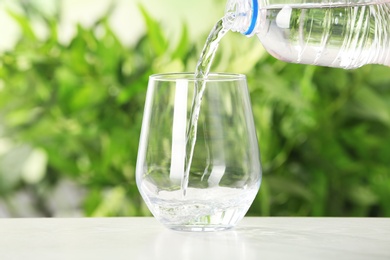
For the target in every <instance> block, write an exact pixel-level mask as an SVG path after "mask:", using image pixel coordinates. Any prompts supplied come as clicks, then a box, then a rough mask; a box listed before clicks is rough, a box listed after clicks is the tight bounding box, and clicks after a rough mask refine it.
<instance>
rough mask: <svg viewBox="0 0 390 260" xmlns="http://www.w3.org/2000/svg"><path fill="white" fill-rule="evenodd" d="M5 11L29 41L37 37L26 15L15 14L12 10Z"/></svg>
mask: <svg viewBox="0 0 390 260" xmlns="http://www.w3.org/2000/svg"><path fill="white" fill-rule="evenodd" d="M7 13H8V14H9V15H10V16H11V17H12V18H13V19H14V20H15V21H16V22H17V23H18V24H19V27H20V28H21V29H22V33H23V36H24V37H26V38H27V39H29V40H31V41H36V39H37V37H36V35H35V32H34V30H33V29H32V27H31V24H30V21H29V20H28V19H27V17H25V16H23V15H20V14H17V13H15V12H13V11H12V10H7Z"/></svg>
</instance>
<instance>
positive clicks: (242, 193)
mask: <svg viewBox="0 0 390 260" xmlns="http://www.w3.org/2000/svg"><path fill="white" fill-rule="evenodd" d="M203 84H204V85H203ZM201 89H203V90H204V91H203V92H202V91H199V90H201ZM199 95H202V98H201V99H199V100H201V102H200V103H199V104H198V103H197V102H196V100H197V99H198V98H199ZM197 105H200V106H198V107H199V114H198V116H194V111H196V106H197ZM194 118H195V120H194ZM196 119H197V120H196ZM191 124H193V125H195V127H193V128H191ZM191 129H192V130H194V129H195V130H196V131H195V132H194V131H192V130H191ZM192 141H193V142H192ZM192 144H193V145H194V146H193V149H191V148H192V146H191V145H192ZM191 155H192V156H191ZM136 180H137V186H138V189H139V191H140V193H141V195H142V197H143V199H144V201H145V202H146V204H147V206H148V208H149V210H150V211H151V212H152V214H153V215H154V217H155V218H156V219H157V220H158V221H160V222H161V223H162V224H164V225H165V226H167V227H168V228H170V229H174V230H182V231H216V230H225V229H229V228H232V227H234V226H235V225H236V224H237V223H238V222H239V221H240V220H241V219H242V218H243V217H244V215H245V214H246V212H247V211H248V209H249V207H250V205H251V204H252V202H253V200H254V198H255V196H256V194H257V192H258V190H259V187H260V182H261V165H260V154H259V148H258V143H257V138H256V131H255V126H254V122H253V115H252V110H251V104H250V99H249V94H248V89H247V83H246V78H245V76H244V75H238V74H210V75H209V76H208V77H207V78H206V79H203V80H202V81H199V80H196V79H195V77H194V74H191V73H171V74H158V75H152V76H150V78H149V84H148V89H147V94H146V102H145V109H144V115H143V122H142V130H141V136H140V143H139V151H138V158H137V167H136Z"/></svg>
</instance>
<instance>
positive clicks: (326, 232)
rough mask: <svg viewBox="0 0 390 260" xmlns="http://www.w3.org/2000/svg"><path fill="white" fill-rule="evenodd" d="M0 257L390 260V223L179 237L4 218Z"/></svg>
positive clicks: (153, 227)
mask: <svg viewBox="0 0 390 260" xmlns="http://www.w3.org/2000/svg"><path fill="white" fill-rule="evenodd" d="M0 259H1V260H11V259H23V260H32V259H40V260H41V259H50V260H56V259H67V260H74V259H85V260H89V259H91V260H95V259H115V260H117V259H126V260H133V259H134V260H141V259H142V260H143V259H148V260H154V259H161V260H165V259H167V260H175V259H180V260H192V259H196V260H206V259H218V260H219V259H221V260H226V259H235V260H236V259H256V260H267V259H300V260H302V259H311V260H312V259H331V260H335V259H343V260H346V259H353V260H359V259H369V260H375V259H386V260H389V259H390V219H385V218H379V219H374V218H273V217H256V218H245V219H244V220H242V221H241V222H240V224H239V225H238V226H237V227H236V228H235V229H233V230H231V231H222V232H211V233H189V232H176V231H171V230H168V229H166V228H165V227H163V226H161V225H160V224H159V223H158V222H157V221H156V220H154V219H153V218H69V219H61V218H58V219H54V218H53V219H0Z"/></svg>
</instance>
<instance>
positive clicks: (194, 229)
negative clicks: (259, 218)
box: [166, 225, 234, 232]
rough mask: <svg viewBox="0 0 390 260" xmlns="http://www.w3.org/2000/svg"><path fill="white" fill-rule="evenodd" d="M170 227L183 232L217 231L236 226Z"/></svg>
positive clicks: (169, 226)
mask: <svg viewBox="0 0 390 260" xmlns="http://www.w3.org/2000/svg"><path fill="white" fill-rule="evenodd" d="M166 227H168V228H169V229H172V230H175V231H183V232H216V231H225V230H230V229H232V228H234V226H220V225H218V226H213V225H205V226H201V225H167V226H166Z"/></svg>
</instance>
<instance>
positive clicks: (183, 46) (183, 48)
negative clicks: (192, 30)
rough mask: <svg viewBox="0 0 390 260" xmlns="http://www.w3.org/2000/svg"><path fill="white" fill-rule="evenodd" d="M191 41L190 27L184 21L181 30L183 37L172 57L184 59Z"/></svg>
mask: <svg viewBox="0 0 390 260" xmlns="http://www.w3.org/2000/svg"><path fill="white" fill-rule="evenodd" d="M189 45H190V43H189V36H188V28H187V25H186V24H185V23H183V26H182V30H181V37H180V40H179V43H178V44H177V46H176V48H175V50H174V52H173V54H172V58H174V59H183V57H184V56H186V54H187V51H188V46H189Z"/></svg>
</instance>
